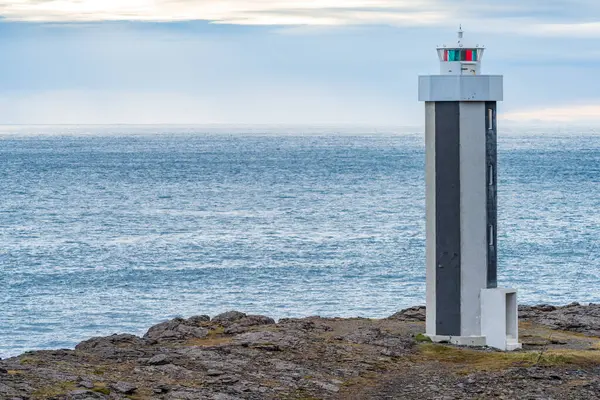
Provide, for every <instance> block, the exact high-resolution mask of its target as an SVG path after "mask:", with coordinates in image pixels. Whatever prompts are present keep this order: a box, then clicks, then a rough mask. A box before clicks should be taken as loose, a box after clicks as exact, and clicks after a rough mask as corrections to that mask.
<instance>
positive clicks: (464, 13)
mask: <svg viewBox="0 0 600 400" xmlns="http://www.w3.org/2000/svg"><path fill="white" fill-rule="evenodd" d="M599 13H600V3H598V2H597V1H596V0H546V1H544V2H543V4H540V1H538V0H519V1H517V0H505V1H503V2H501V3H498V2H497V1H492V0H478V1H477V2H475V1H473V0H420V1H418V2H417V1H413V0H319V1H315V0H251V1H250V0H246V1H243V0H0V16H2V17H3V18H5V19H8V20H18V21H38V22H51V21H54V22H68V21H73V22H89V21H117V20H132V21H159V22H160V21H189V20H204V21H210V22H214V23H221V24H238V25H288V26H294V25H312V26H339V25H364V24H389V25H399V26H418V25H429V24H437V25H445V26H455V25H457V24H458V23H459V22H462V23H468V24H469V26H470V27H472V28H475V29H486V30H489V29H491V30H496V31H497V30H504V31H507V32H511V31H512V32H514V33H517V34H522V33H529V34H534V35H545V36H560V35H571V36H586V35H587V36H589V35H592V36H597V35H599V34H600V21H596V20H593V19H590V15H592V16H593V15H599Z"/></svg>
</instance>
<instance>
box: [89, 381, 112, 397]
mask: <svg viewBox="0 0 600 400" xmlns="http://www.w3.org/2000/svg"><path fill="white" fill-rule="evenodd" d="M92 391H94V392H97V393H101V394H104V395H106V396H108V395H109V394H110V389H109V388H108V387H107V386H106V383H104V382H94V388H93V389H92Z"/></svg>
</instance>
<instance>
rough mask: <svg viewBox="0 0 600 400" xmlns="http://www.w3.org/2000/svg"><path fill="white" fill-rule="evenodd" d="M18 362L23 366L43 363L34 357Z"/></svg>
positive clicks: (24, 358) (23, 358)
mask: <svg viewBox="0 0 600 400" xmlns="http://www.w3.org/2000/svg"><path fill="white" fill-rule="evenodd" d="M19 362H20V363H21V364H23V365H42V364H44V362H43V361H41V360H39V359H37V358H35V357H22V358H21V359H19Z"/></svg>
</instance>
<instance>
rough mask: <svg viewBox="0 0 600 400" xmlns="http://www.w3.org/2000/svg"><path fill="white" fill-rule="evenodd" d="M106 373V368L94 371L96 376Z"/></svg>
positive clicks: (98, 368)
mask: <svg viewBox="0 0 600 400" xmlns="http://www.w3.org/2000/svg"><path fill="white" fill-rule="evenodd" d="M105 373H106V367H96V368H94V369H93V370H92V374H94V375H100V376H102V375H104V374H105Z"/></svg>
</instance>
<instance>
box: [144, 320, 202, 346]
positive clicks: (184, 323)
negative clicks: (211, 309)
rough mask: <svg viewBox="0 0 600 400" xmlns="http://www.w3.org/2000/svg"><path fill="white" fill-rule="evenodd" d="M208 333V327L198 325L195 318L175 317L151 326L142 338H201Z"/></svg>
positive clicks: (162, 339)
mask: <svg viewBox="0 0 600 400" xmlns="http://www.w3.org/2000/svg"><path fill="white" fill-rule="evenodd" d="M207 335H208V329H206V328H203V327H200V326H198V322H197V321H196V320H192V321H190V320H185V319H183V318H175V319H172V320H170V321H166V322H163V323H161V324H158V325H154V326H153V327H151V328H150V329H149V330H148V332H146V334H145V335H144V339H149V340H154V341H157V342H160V341H169V340H185V339H202V338H205V337H206V336H207Z"/></svg>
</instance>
